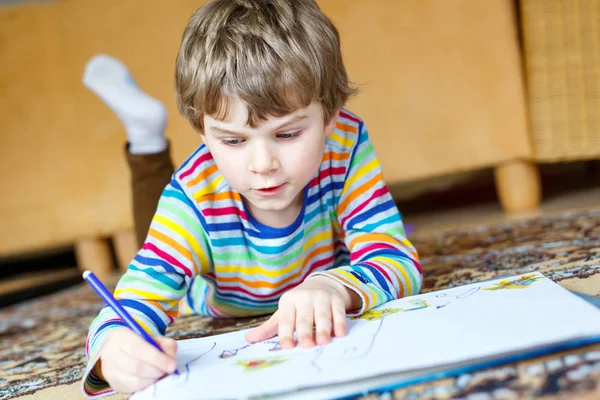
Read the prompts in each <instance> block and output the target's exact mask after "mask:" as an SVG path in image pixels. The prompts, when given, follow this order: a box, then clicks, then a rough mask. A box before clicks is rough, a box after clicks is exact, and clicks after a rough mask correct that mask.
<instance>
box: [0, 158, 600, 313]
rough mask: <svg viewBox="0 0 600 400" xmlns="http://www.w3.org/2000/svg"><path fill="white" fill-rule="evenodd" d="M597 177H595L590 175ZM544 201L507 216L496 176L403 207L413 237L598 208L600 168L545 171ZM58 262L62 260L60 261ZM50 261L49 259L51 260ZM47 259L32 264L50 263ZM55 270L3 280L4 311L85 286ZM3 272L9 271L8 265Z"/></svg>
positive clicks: (63, 261)
mask: <svg viewBox="0 0 600 400" xmlns="http://www.w3.org/2000/svg"><path fill="white" fill-rule="evenodd" d="M590 171H591V172H590ZM542 185H543V188H544V198H543V201H542V204H541V206H540V208H539V209H537V210H534V211H529V212H524V213H519V214H505V213H504V212H503V211H502V209H501V207H500V204H499V203H498V201H497V200H496V195H495V189H494V186H493V178H492V175H491V173H487V174H486V173H483V174H482V175H480V176H479V177H478V178H477V179H472V180H471V181H467V182H466V183H462V184H460V185H458V186H457V187H453V188H451V189H446V190H444V191H440V192H436V193H429V194H426V195H424V196H420V197H417V198H413V199H411V200H407V201H401V202H400V203H399V205H398V206H399V209H400V211H401V212H402V214H403V218H404V221H405V223H406V224H408V225H411V227H412V229H413V234H415V235H428V234H434V233H437V232H441V231H445V230H452V229H461V228H469V227H474V226H477V225H488V224H496V223H502V222H507V221H514V220H516V219H524V218H531V217H538V216H550V215H555V214H560V213H565V212H570V211H578V210H586V209H591V208H598V207H599V206H600V168H598V163H597V162H595V163H593V164H592V167H591V168H590V164H589V163H588V164H585V163H579V164H573V165H563V166H562V167H561V166H559V167H556V166H554V167H548V168H547V169H546V170H544V169H542ZM55 258H56V257H55ZM46 259H47V260H49V258H46ZM44 260H45V259H44V258H40V259H39V260H38V261H36V260H34V261H33V262H32V261H31V260H29V261H27V263H29V264H30V265H31V264H32V263H37V264H38V265H41V264H40V263H44V262H45V261H44ZM57 260H58V261H56V260H55V261H54V264H58V266H57V267H56V268H55V269H54V268H53V267H52V266H50V267H49V268H45V269H44V270H41V271H36V272H32V273H27V274H13V275H15V276H12V277H11V276H6V275H5V276H4V277H0V308H1V307H3V306H6V305H8V304H12V303H15V302H16V301H20V298H19V296H21V299H22V298H32V297H35V296H39V295H42V294H46V293H48V292H50V291H53V290H57V289H60V288H62V287H65V286H68V285H72V284H74V283H77V282H78V281H80V280H81V276H80V271H79V270H78V269H77V267H76V265H75V262H74V257H72V256H71V255H69V254H66V255H65V256H63V257H62V258H60V257H59V258H58V259H57ZM11 266H12V268H13V269H17V270H19V269H20V270H31V269H30V268H29V267H28V266H26V265H23V266H21V265H19V263H18V262H17V263H16V264H15V263H14V262H12V264H11ZM0 268H1V269H2V270H5V271H6V269H7V265H2V263H1V262H0Z"/></svg>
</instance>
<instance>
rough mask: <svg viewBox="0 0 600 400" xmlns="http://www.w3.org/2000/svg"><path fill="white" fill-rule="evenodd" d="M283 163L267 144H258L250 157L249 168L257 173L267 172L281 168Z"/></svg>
mask: <svg viewBox="0 0 600 400" xmlns="http://www.w3.org/2000/svg"><path fill="white" fill-rule="evenodd" d="M280 166H281V164H280V163H279V159H278V157H277V156H276V155H275V154H274V152H273V151H272V150H271V149H269V146H267V145H256V146H254V149H253V151H252V155H251V157H250V163H249V165H248V168H249V169H250V171H252V172H254V173H257V174H266V173H268V172H271V171H275V170H277V169H279V167H280Z"/></svg>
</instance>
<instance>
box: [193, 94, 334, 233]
mask: <svg viewBox="0 0 600 400" xmlns="http://www.w3.org/2000/svg"><path fill="white" fill-rule="evenodd" d="M247 117H248V110H247V108H246V106H245V105H244V103H243V102H242V101H241V100H239V99H238V98H233V99H231V101H230V102H229V109H228V115H227V116H226V117H225V119H224V120H216V119H214V118H212V117H210V116H208V115H206V116H205V117H204V135H203V139H204V142H205V144H206V145H207V146H208V148H209V150H210V152H211V154H212V156H213V158H214V160H215V163H216V164H217V167H218V168H219V171H220V172H221V174H222V175H223V177H224V178H225V180H226V181H227V183H228V184H229V185H230V186H231V187H232V188H233V189H234V190H236V191H237V192H239V193H240V194H241V195H242V196H243V197H244V198H245V199H246V200H247V201H246V204H247V206H248V208H249V210H250V212H251V213H252V215H253V216H254V217H255V218H256V219H257V220H258V221H260V222H262V223H263V224H267V225H270V226H273V227H283V226H287V225H289V224H290V223H292V222H293V221H294V219H295V218H296V217H297V215H298V212H299V211H300V208H301V205H302V193H303V189H304V187H305V186H306V185H307V184H308V183H309V182H310V180H311V179H312V178H313V177H314V176H315V174H316V172H317V171H318V169H319V166H320V164H321V161H322V158H323V152H324V148H325V137H326V136H327V135H328V134H329V133H331V132H332V131H333V127H334V125H335V121H336V119H337V115H335V116H334V117H333V118H332V119H331V121H330V122H328V123H327V124H325V122H324V119H323V109H322V107H321V105H320V103H317V102H313V103H311V104H310V105H309V106H308V107H306V108H301V109H299V110H296V111H295V112H293V113H291V114H289V115H286V116H284V117H269V118H268V119H267V120H266V121H264V122H262V123H261V124H260V125H259V126H257V127H256V128H251V127H249V126H247V125H246V121H247Z"/></svg>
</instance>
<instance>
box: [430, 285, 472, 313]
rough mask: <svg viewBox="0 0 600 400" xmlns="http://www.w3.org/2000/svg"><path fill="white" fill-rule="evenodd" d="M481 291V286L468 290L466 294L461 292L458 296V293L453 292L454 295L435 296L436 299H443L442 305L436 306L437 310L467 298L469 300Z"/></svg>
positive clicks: (442, 294) (440, 294)
mask: <svg viewBox="0 0 600 400" xmlns="http://www.w3.org/2000/svg"><path fill="white" fill-rule="evenodd" d="M480 289H481V288H480V287H479V286H475V287H472V288H470V289H467V290H466V291H464V292H459V293H458V294H456V292H457V291H453V292H452V293H438V294H436V295H435V298H436V299H442V303H440V304H436V305H435V309H436V310H438V309H440V308H444V307H446V306H447V305H449V304H451V303H452V302H453V301H455V300H464V299H466V298H469V297H471V296H473V295H474V294H475V293H477V292H479V290H480ZM436 303H437V302H436Z"/></svg>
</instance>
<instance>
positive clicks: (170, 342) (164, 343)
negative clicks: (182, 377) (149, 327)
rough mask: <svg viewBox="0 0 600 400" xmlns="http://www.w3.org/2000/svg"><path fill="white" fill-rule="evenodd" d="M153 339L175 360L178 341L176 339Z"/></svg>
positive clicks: (157, 337)
mask: <svg viewBox="0 0 600 400" xmlns="http://www.w3.org/2000/svg"><path fill="white" fill-rule="evenodd" d="M152 338H153V339H154V341H155V342H156V343H157V344H158V345H159V346H160V348H161V349H163V351H164V352H165V353H167V355H168V356H170V357H172V358H175V355H176V354H177V341H176V340H175V339H171V338H168V337H164V336H153V337H152Z"/></svg>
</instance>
